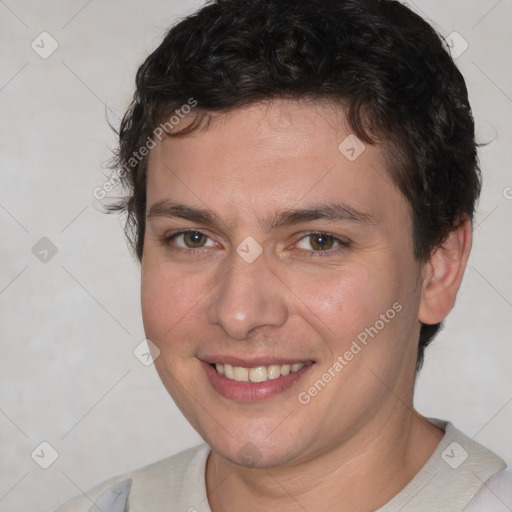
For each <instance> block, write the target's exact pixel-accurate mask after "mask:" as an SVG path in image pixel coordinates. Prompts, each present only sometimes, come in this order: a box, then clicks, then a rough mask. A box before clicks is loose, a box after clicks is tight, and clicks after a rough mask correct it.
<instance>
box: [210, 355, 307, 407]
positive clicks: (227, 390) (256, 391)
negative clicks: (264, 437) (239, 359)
mask: <svg viewBox="0 0 512 512" xmlns="http://www.w3.org/2000/svg"><path fill="white" fill-rule="evenodd" d="M201 365H202V366H203V368H204V371H205V372H206V375H207V376H208V379H209V380H210V383H211V385H212V386H213V389H215V391H217V393H219V394H221V395H222V396H224V397H225V398H229V399H230V400H237V401H240V402H261V401H262V400H267V399H268V398H272V397H273V396H276V395H278V394H279V393H283V392H284V391H286V390H287V389H289V388H290V387H291V386H293V384H295V382H297V381H298V380H299V379H300V378H301V377H303V376H304V375H305V374H306V373H307V372H309V370H311V368H312V367H313V366H314V364H309V365H306V366H304V368H301V369H300V370H299V371H298V372H294V373H289V374H288V375H281V377H278V378H277V379H272V380H267V381H265V382H238V381H236V380H231V379H228V378H227V377H225V376H224V375H221V374H220V373H219V372H218V371H217V370H216V369H215V368H213V366H212V365H211V364H209V363H205V362H204V361H201Z"/></svg>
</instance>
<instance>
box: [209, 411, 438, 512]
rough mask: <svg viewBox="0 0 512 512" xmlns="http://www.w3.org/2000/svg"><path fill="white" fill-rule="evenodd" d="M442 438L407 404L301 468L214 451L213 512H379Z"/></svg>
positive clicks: (211, 470) (211, 459) (211, 468)
mask: <svg viewBox="0 0 512 512" xmlns="http://www.w3.org/2000/svg"><path fill="white" fill-rule="evenodd" d="M442 437H443V432H442V431H441V430H440V429H438V428H437V427H435V426H434V425H432V424H431V423H429V422H428V421H427V420H426V419H425V418H423V417H422V416H420V415H419V414H418V413H417V412H415V411H414V410H412V409H409V408H407V407H404V406H403V405H402V406H401V407H400V409H397V410H395V411H394V412H393V413H392V414H391V415H390V416H388V417H387V418H382V419H379V421H375V418H374V420H372V422H371V426H370V425H367V426H365V427H363V428H362V429H360V430H358V431H357V433H356V434H354V435H353V436H351V438H350V439H348V440H346V441H345V442H343V443H342V444H341V445H340V446H337V447H336V448H334V449H332V448H331V449H328V450H325V451H324V452H323V453H321V454H319V455H316V456H314V457H311V458H310V459H308V460H307V461H305V462H301V463H299V464H293V463H290V464H288V465H286V466H281V467H277V468H268V469H259V468H258V469H254V468H241V467H239V466H236V465H234V464H231V463H230V462H228V461H227V460H225V459H223V458H222V457H220V456H219V455H217V454H215V453H212V454H211V455H210V457H209V459H208V462H207V469H206V485H207V490H208V499H209V502H210V507H211V509H212V512H234V511H240V510H248V511H252V510H271V509H273V508H274V507H277V509H278V510H280V511H282V512H288V511H290V512H291V511H296V510H298V509H299V510H300V509H301V508H302V509H304V510H319V509H321V508H330V509H332V510H337V511H339V512H352V511H353V510H360V511H368V512H369V511H372V510H376V509H378V508H379V507H381V506H382V505H384V504H385V503H387V502H388V501H389V500H391V499H392V498H393V496H395V495H396V494H398V493H399V492H400V491H401V490H402V489H403V488H404V487H405V486H406V485H407V484H408V482H409V481H410V480H411V479H412V478H413V477H414V476H415V475H416V474H417V473H418V471H419V470H420V469H421V468H422V466H423V465H424V464H425V463H426V462H427V460H428V459H429V458H430V456H431V455H432V453H433V452H434V451H435V449H436V447H437V445H438V444H439V441H440V440H441V438H442ZM248 503H250V504H251V506H250V508H248V505H247V504H248ZM271 507H272V508H271Z"/></svg>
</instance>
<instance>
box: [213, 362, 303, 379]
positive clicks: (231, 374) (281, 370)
mask: <svg viewBox="0 0 512 512" xmlns="http://www.w3.org/2000/svg"><path fill="white" fill-rule="evenodd" d="M304 366H306V363H295V364H271V365H270V366H255V367H254V368H244V367H242V366H232V365H230V364H222V363H216V364H215V368H216V370H217V372H219V373H220V374H221V375H224V376H225V377H227V378H228V379H231V380H236V381H237V382H249V381H250V382H266V381H267V380H273V379H277V378H279V377H281V375H283V376H284V375H289V374H290V373H295V372H298V371H299V370H302V368H304Z"/></svg>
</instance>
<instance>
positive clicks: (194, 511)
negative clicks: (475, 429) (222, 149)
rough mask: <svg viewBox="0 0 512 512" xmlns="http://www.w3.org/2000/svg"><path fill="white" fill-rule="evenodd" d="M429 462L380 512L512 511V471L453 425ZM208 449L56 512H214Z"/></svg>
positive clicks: (120, 480) (128, 477)
mask: <svg viewBox="0 0 512 512" xmlns="http://www.w3.org/2000/svg"><path fill="white" fill-rule="evenodd" d="M429 421H431V422H432V423H434V424H436V425H437V426H439V427H440V428H442V429H443V430H444V431H445V435H444V437H443V439H442V440H441V442H440V443H439V445H438V447H437V448H436V450H435V452H434V453H433V454H432V456H431V457H430V459H429V460H428V461H427V462H426V464H425V465H424V466H423V467H422V468H421V470H420V471H419V472H418V473H417V474H416V476H415V477H414V478H413V479H412V480H411V481H410V482H409V483H408V484H407V485H406V486H405V488H404V489H402V491H400V492H399V493H398V494H397V495H396V496H395V497H394V498H393V499H392V500H391V501H389V502H388V503H386V504H385V505H384V506H383V507H381V508H379V509H378V511H376V512H462V511H465V512H510V511H512V467H511V468H508V469H504V468H505V462H504V461H503V460H502V459H500V458H499V457H498V456H497V455H495V454H494V453H492V452H491V451H490V450H488V449H487V448H484V447H483V446H482V445H480V444H479V443H477V442H476V441H474V440H472V439H471V438H469V437H467V436H466V435H464V434H463V433H462V432H460V431H459V430H457V429H456V428H455V427H454V426H453V425H452V424H451V423H448V422H443V421H439V420H434V419H430V420H429ZM209 453H210V448H209V447H208V446H207V445H205V444H203V445H200V446H198V447H195V448H191V449H190V450H187V451H185V452H182V453H179V454H177V455H174V456H172V457H169V458H167V459H164V460H162V461H159V462H156V463H155V464H151V465H149V466H146V467H144V468H141V469H139V470H137V471H134V472H132V473H128V474H125V475H122V476H119V477H117V478H113V479H111V480H108V481H107V482H104V483H103V484H101V485H99V486H97V487H96V488H94V489H93V490H92V491H90V492H89V493H87V495H86V496H84V495H81V496H78V497H76V498H74V499H72V500H70V501H68V502H67V503H65V504H64V505H63V506H62V507H61V508H59V509H58V510H57V511H56V512H99V511H101V512H211V509H210V506H209V504H208V499H207V497H206V484H205V470H206V460H207V458H208V455H209Z"/></svg>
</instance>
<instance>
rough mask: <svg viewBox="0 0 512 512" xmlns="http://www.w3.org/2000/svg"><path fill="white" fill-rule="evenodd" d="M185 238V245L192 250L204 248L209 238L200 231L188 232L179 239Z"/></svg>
mask: <svg viewBox="0 0 512 512" xmlns="http://www.w3.org/2000/svg"><path fill="white" fill-rule="evenodd" d="M180 237H182V238H183V243H184V244H185V246H186V247H189V248H190V249H196V248H198V247H204V246H205V244H206V241H207V240H208V237H207V236H206V235H204V234H203V233H201V232H200V231H187V232H186V233H182V234H181V235H180V236H179V237H178V238H180Z"/></svg>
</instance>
